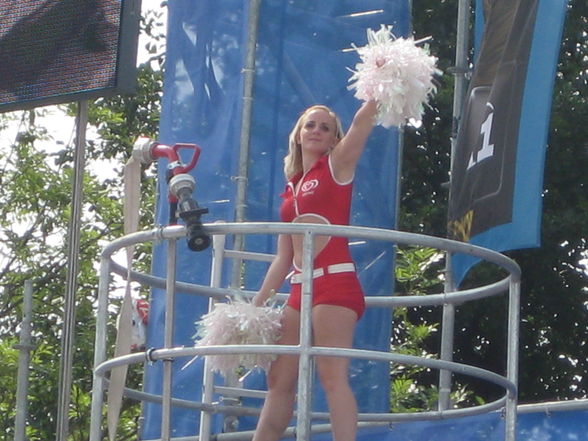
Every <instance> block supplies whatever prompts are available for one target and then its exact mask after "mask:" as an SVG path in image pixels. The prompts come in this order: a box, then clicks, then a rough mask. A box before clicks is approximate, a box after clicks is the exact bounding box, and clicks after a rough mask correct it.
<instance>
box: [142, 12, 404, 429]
mask: <svg viewBox="0 0 588 441" xmlns="http://www.w3.org/2000/svg"><path fill="white" fill-rule="evenodd" d="M409 3H410V2H409V1H408V0H321V1H320V2H317V1H315V0H296V1H288V2H285V1H282V0H264V1H262V3H261V13H260V17H259V35H258V43H257V53H256V73H255V87H254V97H253V117H252V134H251V142H250V144H251V146H250V155H249V175H248V187H247V200H246V205H247V210H246V220H248V221H277V220H278V208H279V204H280V198H279V194H280V193H281V192H282V191H283V188H284V185H285V179H284V176H283V173H282V168H283V167H282V166H283V162H282V160H283V157H284V156H285V154H286V149H287V137H288V134H289V132H290V130H291V128H292V126H293V124H294V122H295V121H296V119H297V118H298V116H299V114H300V113H301V112H302V111H303V110H304V109H305V108H306V107H308V106H309V105H312V104H316V103H322V104H326V105H328V106H330V107H332V108H333V109H334V110H335V111H336V112H337V113H338V114H339V115H340V116H341V119H342V120H343V124H344V125H345V126H348V125H349V123H350V121H351V118H352V116H353V114H354V112H355V110H356V109H357V108H358V107H359V105H360V103H359V102H358V101H357V100H356V99H355V98H354V97H353V96H352V93H351V92H350V91H348V90H347V85H348V79H349V77H350V75H351V73H350V72H349V70H348V68H353V67H354V66H355V64H356V63H357V62H358V57H357V54H356V53H355V52H353V51H349V50H347V49H349V48H350V47H351V44H352V43H355V44H356V45H358V46H362V45H364V44H365V43H366V30H367V29H368V28H372V29H379V27H380V25H381V24H391V25H393V26H394V28H393V30H394V32H395V33H396V34H397V35H398V36H405V35H406V34H407V32H408V28H409V19H410V11H409ZM248 4H249V2H248V1H245V0H206V1H203V0H200V1H196V0H175V1H173V2H169V16H168V37H167V59H166V71H165V78H164V96H163V111H162V118H161V128H160V129H161V131H160V138H159V141H160V142H162V143H165V144H169V145H172V144H174V143H178V142H182V143H196V144H198V145H200V146H201V147H202V154H201V156H200V161H199V164H198V166H197V167H196V169H195V170H194V172H193V175H194V177H195V179H196V190H195V192H194V196H195V198H196V200H197V201H198V203H199V204H200V206H203V207H206V208H208V209H209V210H210V213H209V214H207V215H205V216H203V221H205V222H212V221H216V220H225V221H232V220H234V212H235V204H236V201H235V195H236V182H235V179H234V177H235V176H236V175H237V162H238V157H239V152H238V149H239V136H240V129H241V127H240V123H241V107H242V101H243V99H242V95H243V84H242V69H243V67H244V59H245V47H246V43H245V42H246V39H247V37H248V30H247V16H248V12H249V11H248ZM398 144H399V143H398V133H397V131H395V130H384V129H382V128H376V130H375V131H374V134H373V135H372V137H371V138H370V140H369V143H368V147H367V150H366V153H365V154H364V156H363V157H362V160H361V162H360V164H359V166H358V170H357V172H356V184H355V189H354V201H353V206H352V224H353V225H361V226H373V227H382V228H394V226H395V222H396V221H395V218H396V214H395V211H396V204H397V188H396V184H397V171H398V168H399V166H398V156H399V148H398ZM165 166H166V164H164V163H162V164H160V173H159V183H158V187H159V196H158V200H157V213H156V215H157V222H158V223H159V224H165V223H166V222H167V219H168V217H169V207H168V203H167V186H166V182H165ZM179 246H180V250H179V253H178V259H179V262H178V269H177V272H178V280H181V281H187V282H192V283H198V284H205V285H207V284H208V283H209V273H210V262H211V255H210V250H208V251H204V252H200V253H194V252H191V251H188V250H187V247H186V245H185V243H184V241H180V242H179ZM246 249H247V250H251V251H262V252H270V253H273V252H275V238H273V237H269V236H267V237H266V236H261V235H260V236H256V237H253V238H248V239H247V241H246ZM352 253H353V256H354V259H355V260H356V263H357V266H358V271H359V274H360V280H361V282H362V285H363V288H364V290H365V292H366V294H367V295H390V294H391V292H392V291H393V254H394V253H393V248H392V245H391V244H382V243H365V242H360V241H354V242H353V244H352ZM166 257H167V249H166V246H165V245H164V244H162V245H157V246H156V248H155V250H154V257H153V269H152V271H153V273H154V274H155V275H157V276H161V277H164V276H165V261H166ZM229 267H230V265H229ZM266 268H267V267H263V266H258V265H249V266H247V267H246V273H245V279H244V280H245V288H246V289H253V290H254V289H257V288H259V286H260V283H261V278H262V277H263V274H264V272H265V269H266ZM229 278H230V277H229V275H228V274H227V275H225V281H224V283H225V284H226V283H228V279H229ZM225 286H226V285H225ZM286 288H287V287H285V289H286ZM206 309H207V299H201V298H195V297H193V296H188V295H186V294H182V293H179V294H178V298H177V301H176V308H175V311H176V312H175V315H176V319H175V331H174V345H175V346H181V345H185V346H189V345H193V340H192V336H193V334H194V331H195V327H194V323H195V321H196V320H197V319H198V318H199V317H200V316H201V315H202V314H203V313H204V312H205V311H206ZM164 314H165V294H164V292H162V291H161V290H157V289H155V290H153V292H152V299H151V313H150V323H149V329H148V336H147V339H148V341H147V345H148V347H161V346H162V345H163V323H164ZM390 328H391V314H390V311H389V310H387V309H375V308H374V309H368V311H366V314H365V315H364V317H363V318H362V320H361V321H360V322H359V325H358V330H357V332H356V342H355V345H356V347H358V348H373V349H378V350H382V351H388V350H389V345H390V334H391V329H390ZM187 361H188V360H177V361H176V362H174V364H173V366H174V368H173V386H172V389H173V396H174V397H176V398H182V399H187V400H192V401H199V400H200V398H201V389H202V360H198V361H197V362H195V363H192V364H191V365H190V366H189V367H188V368H186V369H182V368H183V366H184V365H185V364H186V362H187ZM162 371H163V367H162V365H161V363H154V364H152V365H149V366H147V369H146V375H145V386H144V389H145V390H146V391H147V392H150V393H157V394H160V393H161V381H162ZM351 376H352V387H353V388H354V391H355V393H356V395H357V397H358V404H359V408H360V411H361V412H380V411H381V412H385V411H387V410H388V408H389V387H390V380H389V367H388V364H387V363H375V362H366V361H354V362H353V364H352V368H351ZM217 380H218V382H219V384H220V382H221V379H220V378H218V379H217ZM246 386H247V387H252V388H257V387H259V388H263V387H264V377H263V375H261V374H255V375H250V376H249V377H248V379H247V384H246ZM246 404H248V405H249V404H251V405H261V401H260V400H258V401H256V402H255V403H249V402H248V403H246ZM314 407H315V409H324V408H325V400H324V397H323V395H322V392H321V391H320V390H318V389H317V390H316V393H315V406H314ZM199 416H200V415H199V413H198V412H197V411H194V410H185V409H179V408H177V409H174V410H173V413H172V421H171V428H172V434H171V435H172V437H178V436H190V435H194V434H195V433H197V430H198V425H199ZM143 417H144V424H143V431H142V435H141V438H142V439H155V438H160V424H161V406H160V405H158V404H151V403H146V404H145V406H144V413H143ZM254 422H255V421H254V419H253V418H250V419H247V418H243V419H241V420H240V423H239V424H240V426H239V428H240V429H241V430H243V429H248V428H252V427H253V425H254ZM214 426H215V427H214V431H216V432H218V431H220V430H221V422H220V417H219V419H218V421H216V422H215V424H214Z"/></svg>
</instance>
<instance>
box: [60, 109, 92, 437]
mask: <svg viewBox="0 0 588 441" xmlns="http://www.w3.org/2000/svg"><path fill="white" fill-rule="evenodd" d="M87 125H88V101H80V102H79V103H78V115H77V119H76V145H75V148H74V176H73V180H72V210H71V217H70V220H69V228H68V255H67V268H68V271H67V276H66V289H65V306H64V311H63V331H62V337H61V364H60V366H59V368H60V369H59V396H58V401H57V431H56V440H57V441H67V437H68V433H69V405H70V391H71V383H72V378H71V377H72V366H73V350H74V335H75V320H76V314H75V308H76V291H77V289H78V282H77V280H78V268H79V251H80V232H81V222H82V198H83V182H84V168H85V162H86V156H85V155H86V126H87Z"/></svg>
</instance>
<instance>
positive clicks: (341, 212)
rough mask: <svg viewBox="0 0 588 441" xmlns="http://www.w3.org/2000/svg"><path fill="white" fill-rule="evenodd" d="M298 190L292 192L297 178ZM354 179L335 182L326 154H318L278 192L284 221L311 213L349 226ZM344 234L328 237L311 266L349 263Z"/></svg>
mask: <svg viewBox="0 0 588 441" xmlns="http://www.w3.org/2000/svg"><path fill="white" fill-rule="evenodd" d="M301 180H302V182H301V183H300V186H299V187H298V192H296V191H295V188H296V187H297V184H298V182H299V181H301ZM352 183H353V180H351V181H349V182H347V183H338V182H337V181H336V180H335V178H334V177H333V173H332V171H331V162H330V160H329V156H323V157H321V158H320V159H319V160H318V161H317V162H316V163H315V164H314V165H313V167H312V168H311V169H310V170H308V171H307V172H306V173H305V174H304V175H303V174H302V173H299V174H297V175H296V176H294V177H293V178H292V179H291V180H290V181H289V182H288V184H287V185H286V190H285V191H284V193H283V194H282V195H281V196H282V197H283V199H284V201H283V203H282V206H281V207H280V218H281V219H282V221H283V222H292V221H294V220H296V218H298V217H299V216H302V215H307V214H312V215H315V216H317V217H320V218H322V219H323V220H324V221H325V223H327V224H331V225H349V214H350V210H351V195H352V190H353V185H352ZM351 261H352V260H351V256H350V254H349V250H348V242H347V238H345V237H331V238H330V239H329V242H328V243H327V245H326V246H325V248H323V249H322V250H321V252H320V253H319V254H318V255H317V256H316V257H315V262H314V267H315V268H319V267H323V266H326V265H332V264H335V263H344V262H351Z"/></svg>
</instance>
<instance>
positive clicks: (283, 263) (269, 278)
mask: <svg viewBox="0 0 588 441" xmlns="http://www.w3.org/2000/svg"><path fill="white" fill-rule="evenodd" d="M293 256H294V251H293V248H292V237H291V236H290V235H289V234H280V235H279V236H278V251H277V254H276V257H275V258H274V260H273V261H272V263H271V264H270V266H269V268H268V270H267V273H266V275H265V279H264V280H263V283H262V284H261V288H260V289H259V292H258V293H257V294H256V295H255V297H253V304H254V305H255V306H263V305H264V304H265V302H266V301H267V300H268V299H269V298H270V296H271V293H272V290H276V291H277V290H278V288H280V286H282V283H284V279H285V278H286V276H287V275H288V272H289V271H290V268H291V267H292V258H293Z"/></svg>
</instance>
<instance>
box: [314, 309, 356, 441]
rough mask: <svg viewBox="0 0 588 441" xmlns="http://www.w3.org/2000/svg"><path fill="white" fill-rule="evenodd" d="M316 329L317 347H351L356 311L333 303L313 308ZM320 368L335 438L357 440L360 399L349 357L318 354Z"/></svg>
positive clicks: (338, 440) (345, 440)
mask: <svg viewBox="0 0 588 441" xmlns="http://www.w3.org/2000/svg"><path fill="white" fill-rule="evenodd" d="M312 311H313V313H312V314H313V317H312V318H313V332H314V339H315V345H316V346H328V347H335V348H351V347H352V345H353V332H354V331H355V325H356V322H357V314H356V313H355V312H354V311H352V310H351V309H348V308H344V307H342V306H334V305H317V306H315V307H314V308H313V310H312ZM316 363H317V370H318V374H319V378H320V381H321V384H322V386H323V389H324V390H325V393H326V395H327V403H328V405H329V412H330V414H331V424H332V427H333V439H334V440H335V441H355V438H356V433H357V402H356V400H355V396H354V395H353V391H352V390H351V388H350V387H349V359H347V358H338V357H317V359H316Z"/></svg>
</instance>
